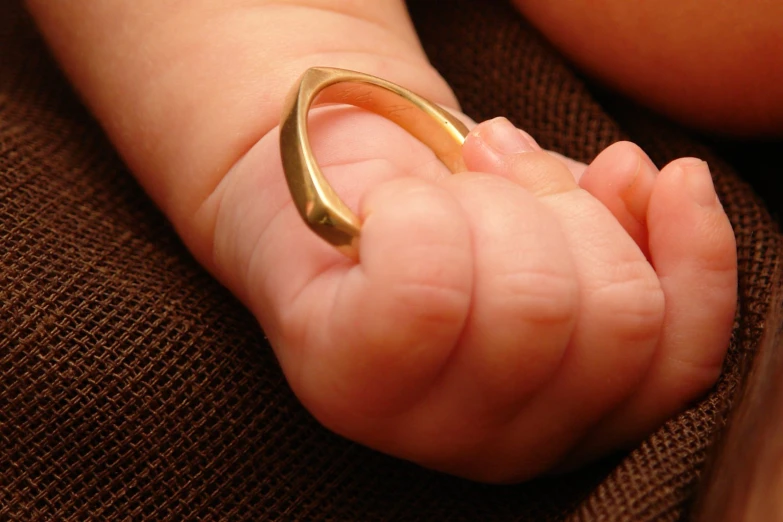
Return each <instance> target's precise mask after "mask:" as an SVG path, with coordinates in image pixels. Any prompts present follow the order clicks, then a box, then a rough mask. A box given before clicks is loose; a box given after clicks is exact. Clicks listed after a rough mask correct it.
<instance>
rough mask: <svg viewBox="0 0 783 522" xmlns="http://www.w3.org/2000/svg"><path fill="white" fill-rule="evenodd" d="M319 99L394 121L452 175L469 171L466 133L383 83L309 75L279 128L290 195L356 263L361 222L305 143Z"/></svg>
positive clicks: (352, 75)
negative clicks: (312, 109)
mask: <svg viewBox="0 0 783 522" xmlns="http://www.w3.org/2000/svg"><path fill="white" fill-rule="evenodd" d="M330 86H334V87H333V88H331V89H329V90H328V91H325V92H323V93H322V91H324V89H326V88H327V87H330ZM319 94H321V96H320V98H319V103H320V102H324V103H343V104H349V105H355V106H357V107H361V108H362V109H366V110H368V111H371V112H374V113H375V114H378V115H380V116H383V117H384V118H387V119H389V120H391V121H393V122H394V123H396V124H397V125H399V126H400V127H402V128H403V129H405V130H406V131H408V132H409V133H410V134H411V135H412V136H414V137H415V138H417V139H418V140H419V141H421V142H422V143H424V144H425V145H427V146H428V147H429V148H430V149H432V151H433V152H434V153H435V155H436V156H437V157H438V158H439V159H440V160H441V161H442V162H443V163H444V164H445V165H446V167H448V168H449V170H451V171H452V172H462V171H464V170H465V164H464V162H463V160H462V143H463V142H464V141H465V137H466V136H467V135H468V129H467V127H466V126H465V125H464V124H463V123H462V122H461V121H460V120H458V119H457V118H456V117H454V116H453V115H451V114H450V113H449V112H447V111H445V110H443V109H441V108H440V107H438V106H437V105H435V104H434V103H432V102H429V101H427V100H425V99H424V98H422V97H421V96H419V95H417V94H415V93H413V92H411V91H409V90H407V89H405V88H403V87H400V86H399V85H395V84H394V83H391V82H389V81H386V80H383V79H381V78H376V77H375V76H370V75H368V74H363V73H358V72H354V71H347V70H343V69H333V68H327V67H314V68H311V69H308V70H307V71H305V73H304V74H303V75H302V76H301V78H300V79H299V80H298V81H297V83H296V84H295V85H294V88H293V89H292V90H291V92H290V94H289V95H288V97H287V99H286V102H285V106H284V108H283V117H282V124H281V126H280V156H281V158H282V160H283V170H284V171H285V177H286V180H287V182H288V189H289V190H290V191H291V196H292V198H293V200H294V204H295V205H296V208H297V210H298V211H299V214H300V215H301V216H302V219H304V221H305V223H306V224H307V226H309V227H310V229H311V230H312V231H313V232H315V233H316V234H317V235H318V236H320V237H321V238H322V239H324V240H325V241H327V242H328V243H330V244H331V245H333V246H334V247H335V248H337V250H339V251H340V252H342V253H343V254H345V255H346V256H348V257H350V258H351V259H354V260H358V258H359V236H360V231H361V222H360V221H359V218H358V217H357V216H356V215H355V214H354V213H353V212H352V211H351V209H349V208H348V206H347V205H346V204H345V203H343V201H342V200H341V199H340V197H339V196H338V195H337V194H336V193H335V192H334V190H333V189H332V187H331V186H330V185H329V182H328V181H327V180H326V178H325V177H324V175H323V172H321V169H320V168H319V167H318V163H317V161H316V159H315V156H314V155H313V152H312V150H311V149H310V141H309V139H308V137H307V113H308V111H309V110H310V107H311V106H312V105H313V102H314V101H315V99H316V97H318V95H319Z"/></svg>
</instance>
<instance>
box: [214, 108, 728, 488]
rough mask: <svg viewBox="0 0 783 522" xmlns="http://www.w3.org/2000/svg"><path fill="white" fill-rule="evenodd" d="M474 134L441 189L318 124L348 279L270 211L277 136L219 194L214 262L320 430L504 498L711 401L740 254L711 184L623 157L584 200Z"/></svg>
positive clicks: (359, 129)
mask: <svg viewBox="0 0 783 522" xmlns="http://www.w3.org/2000/svg"><path fill="white" fill-rule="evenodd" d="M486 125H487V124H484V125H483V126H479V128H477V129H476V130H474V132H473V133H472V134H471V136H470V137H469V138H468V140H467V142H466V145H465V149H464V155H465V159H466V162H467V164H468V167H469V168H470V169H471V170H472V171H475V172H473V173H466V174H459V175H450V174H449V173H448V172H447V171H446V170H445V167H443V166H442V165H440V164H439V163H437V162H436V161H435V160H434V158H433V156H432V154H431V152H430V151H428V150H427V149H426V148H424V146H422V145H420V144H418V143H417V142H415V141H413V140H411V139H410V138H409V137H408V136H407V135H406V134H405V133H404V132H403V131H402V130H400V129H398V128H396V127H395V126H394V125H392V124H390V123H388V122H386V121H385V120H382V119H381V118H378V117H376V116H373V115H369V114H366V113H363V112H360V111H358V110H354V109H337V108H330V109H326V110H322V111H320V112H318V113H317V115H316V116H315V117H314V125H313V132H312V134H313V142H314V143H315V150H316V154H317V155H318V157H319V158H320V161H321V163H322V165H323V166H324V168H325V171H326V173H327V176H329V177H330V179H331V180H332V182H333V183H334V186H335V187H336V188H337V190H338V192H339V193H341V194H342V195H344V197H345V198H346V200H347V201H348V202H349V204H351V205H354V206H355V207H356V208H359V209H360V213H361V216H362V218H363V221H364V225H363V232H362V233H363V235H362V250H361V262H360V263H359V264H353V263H351V262H350V261H348V260H347V259H345V258H343V257H342V256H341V255H340V254H338V253H337V252H335V251H334V250H333V249H332V248H331V247H329V246H328V245H326V244H325V243H323V242H322V241H321V240H320V239H318V238H317V237H315V236H314V235H313V234H312V233H311V232H309V230H307V229H306V227H305V226H304V225H303V224H302V223H301V219H300V218H299V216H298V214H297V213H296V211H295V209H294V208H293V206H292V204H291V203H290V200H288V199H287V198H286V197H284V194H276V193H275V192H276V191H280V192H281V193H285V191H286V190H287V189H286V187H285V184H284V182H283V174H282V171H280V172H279V173H278V174H279V176H278V179H279V180H280V181H279V183H278V184H276V185H275V187H274V191H270V187H269V186H263V185H261V184H260V183H259V180H258V177H257V176H256V175H255V172H256V171H257V169H258V166H259V165H261V164H264V165H267V164H269V157H270V156H271V157H275V156H276V154H277V140H276V134H275V133H271V134H270V135H269V136H268V137H266V138H264V139H263V140H261V141H260V142H259V143H258V145H257V146H256V147H254V149H253V150H252V151H251V152H250V153H249V154H248V156H247V157H246V158H245V159H244V160H243V161H242V162H241V163H239V164H238V165H237V166H236V168H235V169H233V170H232V171H231V172H230V173H229V175H228V176H227V177H226V178H225V179H224V181H223V183H222V185H221V187H220V189H219V190H218V191H217V192H216V193H215V195H214V197H215V198H217V200H216V202H215V204H216V205H219V207H220V208H221V209H225V210H221V212H220V213H219V215H218V219H217V226H216V229H215V237H216V238H217V239H218V241H217V242H216V244H215V253H216V258H215V261H216V263H217V264H218V265H219V266H226V267H239V268H238V269H237V268H233V269H232V270H233V272H235V273H236V274H241V275H243V277H244V278H243V279H242V281H241V282H240V283H239V284H241V286H242V287H243V288H245V289H247V290H246V292H245V294H244V295H245V298H246V302H247V303H248V305H249V306H250V308H251V309H252V310H253V312H254V313H255V314H256V316H257V317H259V319H260V320H261V322H262V324H263V326H264V329H265V331H266V332H267V334H268V335H269V337H270V339H271V340H272V343H273V345H274V346H275V347H276V352H277V354H278V357H279V358H280V361H281V364H282V366H283V370H284V371H285V373H286V376H287V377H288V380H289V382H290V384H291V386H292V387H293V389H294V391H295V392H296V393H297V395H298V396H299V398H300V399H301V400H302V401H303V403H304V404H305V405H306V406H307V408H308V409H309V410H310V411H311V412H312V413H313V414H314V415H315V416H316V417H317V418H318V419H319V420H320V421H321V422H322V423H324V424H325V425H326V426H327V427H329V428H331V429H333V430H335V431H337V432H338V433H341V434H343V435H345V436H347V437H349V438H352V439H355V440H358V441H360V442H362V443H364V444H367V445H369V446H372V447H374V448H377V449H379V450H382V451H385V452H388V453H391V454H393V455H398V456H400V457H403V458H406V459H410V460H413V461H416V462H420V463H422V464H424V465H427V466H431V467H434V468H437V469H441V470H446V471H449V472H452V473H456V474H459V475H463V476H467V477H471V478H475V479H479V480H487V481H515V480H522V479H526V478H529V477H531V476H534V475H536V474H538V473H540V472H542V471H544V470H547V469H550V468H552V467H553V466H555V465H561V464H563V459H564V458H565V457H567V456H569V455H571V461H580V460H582V459H585V458H590V457H592V456H594V455H596V454H601V453H603V452H605V451H607V450H610V449H614V448H617V447H622V446H624V445H627V444H629V443H631V442H633V441H635V440H637V439H638V438H639V437H641V436H643V435H644V434H646V433H648V432H649V431H650V430H651V429H653V428H655V427H656V426H658V425H659V424H661V423H662V422H663V421H664V420H665V419H666V418H667V417H669V416H671V415H672V414H674V413H676V412H677V411H679V410H680V409H681V408H682V407H684V406H685V405H686V404H687V403H688V402H689V401H691V400H693V399H695V398H697V397H698V396H699V395H700V394H701V393H703V392H704V391H705V390H706V389H707V388H708V387H709V386H710V385H711V384H712V383H713V382H714V380H715V378H716V377H717V375H718V373H719V370H720V366H721V362H722V358H723V355H724V352H725V349H726V347H727V343H728V337H729V333H730V329H731V324H732V318H733V313H734V305H735V300H736V293H735V288H736V261H735V254H734V248H735V245H734V239H733V234H732V231H731V228H730V225H729V223H728V220H727V218H726V216H725V214H724V212H723V210H722V207H721V206H720V204H719V203H718V201H717V198H716V196H715V194H714V191H713V189H712V187H711V185H710V186H709V187H708V190H709V191H710V194H711V198H712V199H711V203H710V204H708V205H707V206H706V207H705V206H701V205H699V204H697V203H695V202H694V201H693V200H692V198H691V197H690V192H689V190H688V188H687V186H686V185H685V183H686V176H688V175H694V176H697V177H698V176H707V174H706V173H704V172H702V173H695V174H694V173H693V172H692V170H693V167H690V169H691V170H688V168H686V165H688V164H689V161H692V160H688V159H683V160H679V161H677V162H674V163H672V164H671V165H668V166H667V167H666V168H665V169H664V170H663V171H662V172H661V173H658V172H657V170H656V169H655V168H654V166H653V165H652V163H651V162H650V161H649V160H648V159H647V158H646V156H644V154H643V153H642V152H641V151H640V150H638V148H637V147H635V146H633V145H631V144H627V143H621V144H617V145H614V146H613V147H610V148H609V149H607V150H606V151H605V152H604V153H603V154H602V155H601V156H599V157H598V158H597V159H596V161H595V162H594V163H593V165H591V166H590V167H589V168H588V169H587V170H586V172H585V173H584V175H583V176H582V177H581V180H580V181H581V184H582V187H583V188H582V189H580V188H579V187H578V186H577V184H576V182H575V181H574V177H573V175H572V173H571V172H570V171H569V169H568V168H567V167H566V166H565V165H564V164H563V163H562V162H561V161H560V160H558V159H556V158H553V157H552V156H550V155H549V154H547V153H545V152H541V151H538V152H528V153H525V154H521V155H517V156H511V157H505V158H498V157H495V156H493V155H492V153H491V151H490V149H489V148H488V146H487V145H486V143H485V142H484V141H483V139H482V137H481V135H482V134H481V133H482V129H484V128H485V126H486ZM378 137H382V139H378ZM274 164H275V165H276V164H277V162H275V163H274ZM274 168H275V169H280V167H277V166H276V167H274ZM697 168H698V167H697ZM634 179H635V180H636V181H635V183H634V182H633V180H634ZM631 185H633V186H632V187H631V188H630V189H629V187H630V186H631ZM591 193H592V194H591ZM229 202H230V203H229ZM273 202H277V203H275V204H273ZM623 225H624V226H625V228H624V227H623ZM648 238H649V239H648ZM637 241H638V243H637ZM645 253H649V259H650V260H649V261H648V259H647V258H646V256H645ZM653 267H655V269H654V268H653ZM574 452H576V453H574Z"/></svg>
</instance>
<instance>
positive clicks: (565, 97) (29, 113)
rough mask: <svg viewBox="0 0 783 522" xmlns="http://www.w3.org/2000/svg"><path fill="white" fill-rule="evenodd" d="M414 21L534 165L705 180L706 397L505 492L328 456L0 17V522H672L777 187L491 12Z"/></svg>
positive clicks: (773, 243)
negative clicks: (627, 147) (709, 343)
mask: <svg viewBox="0 0 783 522" xmlns="http://www.w3.org/2000/svg"><path fill="white" fill-rule="evenodd" d="M412 4H413V5H411V9H412V12H413V16H414V19H415V21H416V24H417V26H418V28H419V31H420V34H421V36H422V38H423V40H424V42H425V46H426V48H427V51H428V53H429V54H430V56H431V58H432V60H433V61H434V63H435V65H436V66H437V67H438V68H439V69H440V70H441V71H442V72H443V74H444V75H445V76H446V78H447V79H448V80H449V81H450V82H451V85H452V86H453V87H454V88H455V90H456V92H457V94H458V96H459V98H460V99H461V101H462V103H463V105H464V108H465V110H466V112H467V113H468V114H470V115H472V116H473V117H474V118H476V119H482V118H487V117H491V116H495V115H499V114H503V115H507V116H509V117H511V119H512V120H514V121H515V123H517V124H519V125H521V126H522V127H524V128H526V129H528V130H529V131H530V132H531V133H532V134H533V135H534V136H536V138H538V139H539V140H540V142H541V143H542V144H543V145H544V146H546V147H549V148H551V149H555V150H558V151H560V152H562V153H564V154H567V155H569V156H572V157H574V158H577V159H581V160H585V161H589V160H590V159H591V158H592V157H593V156H594V155H595V154H596V153H597V152H598V151H599V150H601V149H602V148H604V147H605V146H606V145H608V144H610V143H611V142H613V141H615V140H618V139H621V138H624V137H629V138H631V139H633V140H634V141H637V142H638V143H639V144H640V145H641V146H642V147H643V148H645V149H646V150H647V151H649V153H650V154H651V156H652V158H653V160H654V161H656V162H657V163H658V164H659V165H660V164H663V163H665V162H666V161H668V160H670V159H673V158H675V157H677V156H683V155H696V156H700V157H702V158H705V159H706V160H708V161H709V163H710V165H711V167H712V169H713V172H714V174H715V179H716V184H717V188H718V190H719V192H720V194H721V198H722V200H723V202H724V204H725V205H726V209H727V211H728V213H729V215H730V217H731V220H732V223H733V224H734V229H735V232H736V234H737V240H738V248H739V261H740V315H739V320H738V324H737V327H736V329H735V335H734V339H733V341H732V345H731V349H730V352H729V356H728V360H727V364H726V371H725V374H724V375H723V377H722V378H721V380H720V382H719V384H718V385H717V386H716V388H715V390H714V391H713V392H712V393H711V394H710V395H709V397H708V398H707V399H706V400H704V401H702V402H700V403H699V404H698V405H695V406H694V407H693V408H692V409H690V410H689V411H687V412H686V413H684V414H682V415H680V416H679V417H678V418H676V419H673V420H672V421H671V422H669V423H668V424H666V425H665V426H664V427H663V428H661V429H660V430H658V431H657V432H656V433H655V434H654V435H652V436H651V437H650V438H649V439H648V440H647V441H645V442H644V443H643V444H642V445H641V446H639V447H638V448H637V449H635V450H634V451H633V452H631V453H630V454H628V455H625V456H619V457H617V458H615V459H608V460H606V461H604V462H602V463H599V464H597V465H594V466H592V467H590V468H588V469H586V470H584V471H582V472H579V473H576V474H573V475H569V476H565V477H556V478H544V479H541V480H537V481H534V482H531V483H528V484H522V485H518V486H508V487H492V486H484V485H477V484H473V483H470V482H466V481H462V480H458V479H455V478H450V477H446V476H442V475H440V474H437V473H433V472H429V471H425V470H422V469H419V468H418V467H417V466H414V465H412V464H409V463H405V462H400V461H397V460H395V459H393V458H390V457H386V456H384V455H380V454H377V453H375V452H372V451H370V450H367V449H364V448H362V447H360V446H358V445H355V444H352V443H350V442H347V441H345V440H342V439H340V438H339V437H337V436H334V435H332V434H330V433H329V432H327V431H326V430H325V429H323V428H321V427H320V426H319V425H318V424H317V423H316V422H314V421H313V419H311V417H310V416H309V415H308V414H307V413H306V412H305V411H304V410H303V409H302V407H301V406H300V405H299V404H298V403H297V401H296V400H295V399H294V397H293V395H292V394H291V392H290V391H289V389H288V387H287V385H286V383H285V381H284V379H283V377H282V375H281V372H280V370H279V368H278V365H277V363H276V361H275V358H274V356H273V355H272V351H271V350H270V348H269V346H268V345H267V342H266V340H265V338H264V335H263V333H262V332H261V330H260V329H259V327H258V326H257V324H256V322H255V321H254V320H253V318H252V317H251V316H250V315H249V314H248V313H247V312H246V311H245V310H243V308H242V307H241V306H240V305H239V304H238V303H237V302H236V301H235V300H234V299H233V298H232V297H231V296H230V295H229V294H228V292H226V291H225V290H224V289H223V288H221V287H220V286H219V285H218V284H217V283H215V282H214V281H213V280H212V279H210V277H209V276H208V275H207V274H206V273H205V272H204V271H203V270H201V269H200V268H199V266H198V265H197V264H196V263H195V262H194V261H193V259H192V258H191V257H190V256H189V255H188V253H187V252H186V250H185V249H184V248H183V247H182V245H181V244H180V243H179V241H178V240H177V237H176V236H175V235H174V233H173V231H172V229H171V227H170V226H169V225H168V224H167V222H166V221H165V220H164V218H163V217H162V216H161V214H160V213H159V212H158V211H157V210H156V209H155V208H154V207H153V205H152V204H151V203H150V202H149V201H148V200H147V198H146V197H145V195H144V193H143V192H142V191H141V190H140V189H139V187H138V186H137V185H136V183H135V182H134V180H133V178H132V177H131V176H130V175H129V174H128V172H127V170H126V169H125V168H124V166H123V165H122V163H121V162H120V161H119V160H118V159H117V156H116V155H115V154H114V152H113V151H112V148H111V146H110V145H109V144H108V143H107V141H106V139H105V138H104V136H103V135H102V133H101V131H100V129H99V128H98V126H97V125H96V124H95V123H94V122H93V121H92V120H91V118H90V117H89V116H88V115H87V114H86V113H85V111H84V109H83V108H82V106H81V105H80V104H79V102H78V100H77V98H76V97H75V96H74V95H73V94H72V92H71V91H70V89H69V87H68V86H67V84H66V82H65V81H64V79H63V77H62V76H61V75H60V74H59V73H58V71H57V69H56V67H55V65H54V64H53V62H52V60H51V59H50V58H49V56H48V54H47V52H46V50H45V48H44V46H43V45H42V43H41V41H40V40H39V38H38V37H37V36H36V35H35V31H34V30H33V28H32V25H31V24H30V22H29V20H28V19H27V18H26V16H25V15H24V13H23V12H22V10H21V8H20V7H19V6H18V5H17V3H16V1H9V0H6V1H5V2H2V5H1V6H0V245H1V247H0V248H1V250H0V520H66V519H67V520H86V519H109V520H125V519H133V520H139V519H151V520H263V519H279V520H335V521H343V520H344V521H365V520H367V521H374V520H411V521H416V520H427V521H441V520H444V521H445V520H466V521H468V520H469V521H484V520H486V521H510V520H535V521H548V520H677V519H681V518H684V517H687V513H688V510H689V506H690V505H691V503H692V500H693V498H694V492H695V491H696V489H697V487H698V481H699V478H700V475H701V474H702V472H703V469H704V462H705V458H706V457H707V456H708V454H709V451H710V449H711V447H713V443H712V441H713V439H714V435H715V433H716V431H718V430H719V429H720V428H721V427H722V426H723V425H724V422H725V419H726V417H727V414H728V412H729V409H730V402H731V395H732V391H733V390H734V389H735V388H736V387H737V385H738V383H739V382H740V377H741V368H742V367H743V365H742V363H743V360H744V359H747V356H749V355H752V354H753V352H754V349H755V348H756V346H757V344H758V341H759V336H760V335H761V333H762V330H763V323H764V316H765V313H766V310H767V307H768V302H769V300H770V291H771V289H772V282H771V281H772V279H771V275H772V273H773V268H774V266H775V264H776V262H777V260H778V253H777V252H778V251H779V246H780V240H781V238H780V235H779V233H778V232H777V229H776V227H775V225H774V224H773V221H772V220H771V218H770V216H769V214H768V213H767V211H765V209H764V207H763V205H762V204H761V202H760V200H759V199H757V198H756V197H755V196H754V195H753V192H752V191H751V189H750V188H749V186H748V185H747V184H745V182H743V181H741V180H740V178H739V176H738V173H739V174H741V175H742V176H743V177H744V178H745V179H748V178H750V179H762V180H763V179H764V178H763V177H762V176H761V175H760V173H764V176H772V175H773V174H777V175H779V174H780V172H779V170H776V169H777V168H778V165H779V162H778V163H777V164H773V163H771V162H769V163H765V162H763V161H758V160H753V161H751V156H750V155H749V154H747V153H746V151H747V147H745V146H737V145H731V148H727V147H729V146H728V145H726V146H724V145H715V144H713V147H711V148H709V147H707V146H705V145H704V144H701V143H699V142H697V141H694V140H693V139H691V138H690V137H689V136H688V135H687V134H686V133H684V132H683V131H681V130H678V129H677V128H676V127H674V126H671V125H669V124H666V123H663V122H659V121H655V120H654V119H652V118H649V117H648V116H645V115H644V114H642V113H641V111H639V110H637V109H635V108H633V107H631V106H627V105H625V104H618V103H616V102H615V100H614V99H613V97H611V96H605V95H600V96H598V97H596V95H595V94H594V93H592V92H591V91H590V90H589V89H588V87H587V86H586V84H585V83H584V82H583V81H582V80H581V79H579V78H578V77H577V76H576V75H575V73H574V72H573V71H572V70H571V69H570V68H569V67H568V66H566V65H565V64H564V62H563V61H562V59H560V58H559V57H558V55H557V54H556V53H555V52H553V51H552V50H551V49H550V48H549V47H548V46H547V45H546V44H544V43H543V41H542V39H541V38H540V37H539V36H537V35H536V34H535V33H534V32H533V31H532V30H531V29H530V28H529V27H528V26H527V25H526V24H525V22H524V21H523V20H522V19H521V18H520V17H519V16H518V15H516V14H515V12H514V11H513V10H511V8H510V7H509V6H507V5H506V4H505V3H504V2H502V1H497V2H487V1H473V2H457V1H449V2H436V1H429V2H427V1H424V2H414V3H412ZM446 6H447V7H448V9H444V7H446ZM598 99H600V102H599V101H597V100H598ZM724 151H725V153H726V154H724ZM744 151H745V152H744ZM726 157H729V158H730V159H731V161H732V162H733V164H734V165H735V167H730V164H729V163H728V162H727V161H726V159H725V158H726ZM769 158H772V156H771V155H770V156H769ZM765 169H766V170H765ZM775 198H778V200H779V199H780V198H783V196H781V195H780V194H778V195H774V194H773V198H772V199H771V200H770V201H771V203H770V204H775V203H776V201H775ZM777 202H778V203H779V201H777Z"/></svg>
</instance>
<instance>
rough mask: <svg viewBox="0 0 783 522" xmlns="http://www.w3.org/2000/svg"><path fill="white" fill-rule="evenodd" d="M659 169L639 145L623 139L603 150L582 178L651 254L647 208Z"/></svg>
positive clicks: (585, 185)
mask: <svg viewBox="0 0 783 522" xmlns="http://www.w3.org/2000/svg"><path fill="white" fill-rule="evenodd" d="M657 174H658V170H657V169H656V168H655V165H654V164H653V163H652V161H650V159H649V157H648V156H647V154H645V153H644V151H643V150H642V149H641V148H639V146H638V145H636V144H634V143H631V142H627V141H621V142H617V143H614V144H612V145H610V146H609V147H607V148H606V149H605V150H604V151H603V152H601V153H600V154H599V155H598V156H597V157H596V158H595V160H593V162H592V163H591V164H590V165H589V166H588V168H587V170H586V172H585V174H584V175H583V176H582V178H581V179H580V181H579V185H580V187H581V188H583V189H584V190H586V191H587V192H589V193H590V194H591V195H592V196H593V197H595V198H596V199H598V200H599V201H600V202H601V203H603V204H604V206H606V207H607V208H608V209H609V211H610V212H611V213H612V214H613V215H614V217H615V219H617V221H618V222H619V223H620V224H621V225H622V227H623V228H624V229H625V231H626V232H627V233H628V235H630V236H631V237H632V238H633V240H634V241H635V242H636V244H637V245H638V246H639V248H640V249H641V250H642V251H643V252H644V253H645V255H648V256H649V251H648V245H647V241H648V238H647V208H648V205H649V201H650V196H651V194H652V190H653V186H654V184H655V179H656V176H657Z"/></svg>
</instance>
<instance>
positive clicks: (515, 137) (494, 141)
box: [479, 118, 541, 156]
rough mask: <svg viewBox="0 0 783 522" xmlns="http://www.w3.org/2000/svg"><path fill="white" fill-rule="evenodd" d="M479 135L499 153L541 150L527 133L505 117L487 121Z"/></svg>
mask: <svg viewBox="0 0 783 522" xmlns="http://www.w3.org/2000/svg"><path fill="white" fill-rule="evenodd" d="M479 137H480V138H481V139H483V140H484V142H485V143H486V144H487V145H489V146H490V148H492V149H493V150H494V151H495V152H497V153H498V154H500V155H504V156H505V155H508V154H520V153H523V152H533V151H538V150H541V147H539V146H538V144H537V143H536V141H535V140H534V139H533V138H532V137H530V135H529V134H527V133H526V132H523V131H521V130H519V129H517V128H516V127H514V125H513V124H512V123H511V122H510V121H508V120H507V119H506V118H495V119H493V120H490V121H489V122H487V124H486V126H485V127H484V129H481V131H480V132H479Z"/></svg>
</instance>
